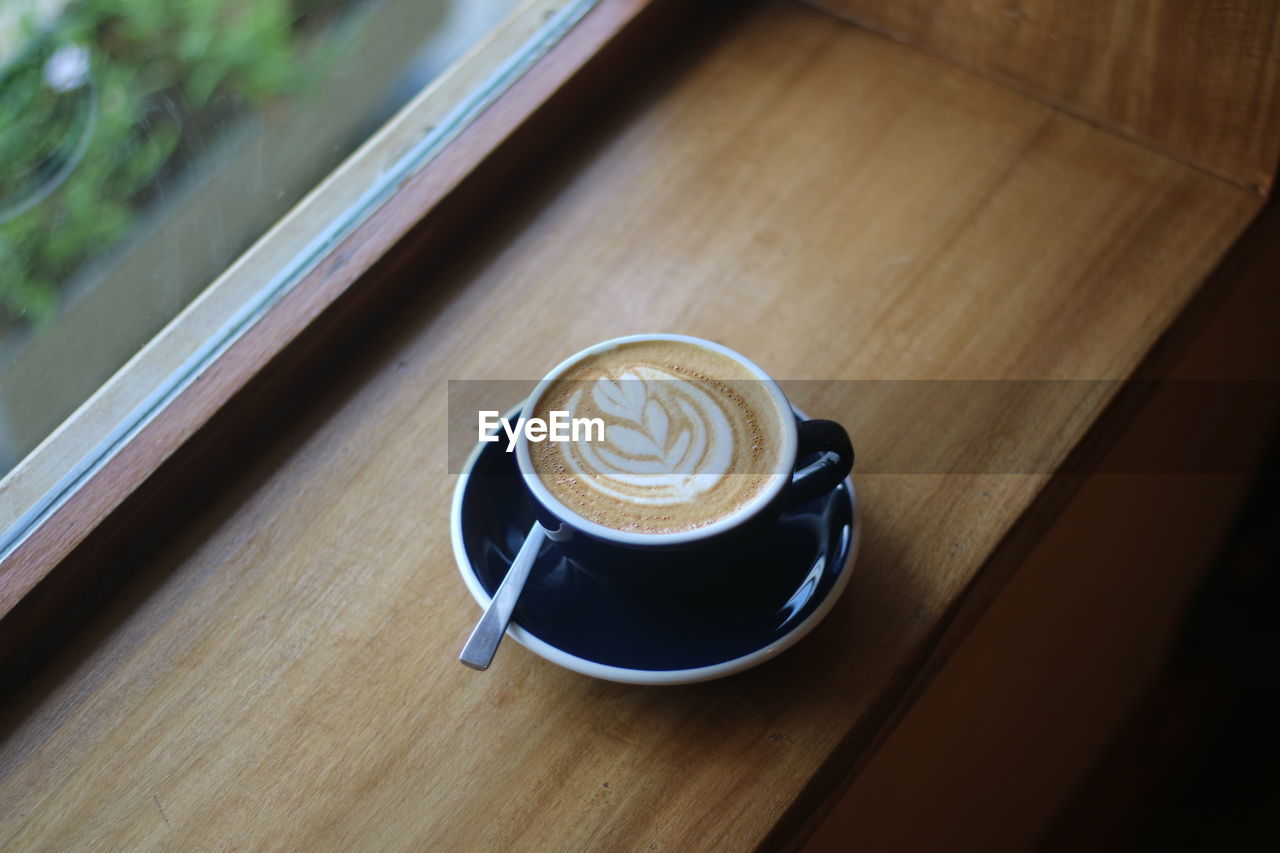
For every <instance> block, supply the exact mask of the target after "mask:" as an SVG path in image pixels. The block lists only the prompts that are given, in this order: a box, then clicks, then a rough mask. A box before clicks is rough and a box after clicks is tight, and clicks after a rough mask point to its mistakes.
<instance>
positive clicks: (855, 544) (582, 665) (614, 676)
mask: <svg viewBox="0 0 1280 853" xmlns="http://www.w3.org/2000/svg"><path fill="white" fill-rule="evenodd" d="M523 410H524V406H523V405H521V406H520V407H518V408H516V409H513V410H512V411H511V412H508V413H507V415H506V416H510V415H511V414H513V413H514V412H520V411H523ZM797 414H798V415H800V417H804V415H803V413H800V412H797ZM486 447H488V445H486V444H477V445H476V446H475V448H473V449H472V451H471V455H470V456H469V457H467V461H466V462H465V463H464V464H463V467H462V473H460V474H459V475H458V482H457V484H456V485H455V486H454V489H453V503H452V505H451V506H450V509H449V535H450V538H451V539H452V541H453V559H454V562H455V563H456V564H457V566H458V573H459V574H460V575H462V582H463V583H464V584H466V586H467V590H468V591H469V592H470V593H471V597H472V598H473V599H475V601H476V603H477V604H479V605H480V608H481V609H482V610H483V609H485V608H487V607H488V606H489V603H490V602H491V601H492V600H493V596H491V595H490V594H489V593H488V591H487V590H485V588H484V587H483V586H482V585H481V583H480V578H478V577H477V576H476V573H475V569H474V568H472V566H471V560H470V559H469V558H468V557H467V548H466V545H465V544H464V543H463V539H462V497H463V495H464V494H466V491H467V484H468V483H469V482H470V481H471V474H472V472H473V471H474V470H475V466H476V460H478V459H479V458H480V454H481V453H482V452H483V451H484V449H485V448H486ZM837 488H844V489H846V490H848V492H849V501H850V505H851V507H852V520H851V525H852V527H851V531H850V534H849V538H850V541H849V546H848V547H849V553H848V555H847V556H846V557H845V561H844V565H843V566H842V567H841V569H840V577H838V578H836V583H835V586H833V587H832V588H831V590H830V592H828V593H827V595H826V598H824V599H823V600H822V601H821V603H819V605H818V606H817V608H816V609H815V610H814V611H813V612H812V613H810V614H809V615H808V616H807V617H805V619H804V620H803V621H802V622H800V624H798V625H796V626H795V627H794V628H793V629H791V630H790V631H788V632H787V633H786V634H783V635H782V636H781V637H779V638H778V639H777V640H775V641H774V642H772V643H770V644H768V645H767V646H764V647H762V648H760V649H757V650H756V651H754V652H748V653H747V654H745V655H743V656H742V657H738V658H733V659H732V660H727V661H722V662H720V663H714V664H709V665H707V666H699V667H693V668H691V669H631V668H628V667H621V666H610V665H609V664H605V663H600V662H598V661H593V660H587V659H586V658H581V657H578V656H577V655H574V654H570V653H569V652H566V651H565V650H563V649H561V648H559V647H557V646H553V645H551V644H550V643H548V642H547V641H546V640H543V639H541V638H539V637H536V636H534V635H533V634H531V633H530V632H528V631H526V630H525V629H524V628H523V627H521V626H520V625H519V624H518V623H516V622H515V620H512V622H511V624H510V625H509V626H508V627H507V636H509V637H510V638H511V639H513V640H515V641H516V642H517V643H519V644H520V645H522V646H524V647H525V648H526V649H528V650H529V651H531V652H533V653H534V654H535V655H537V656H538V657H540V658H542V659H543V660H547V661H550V662H551V663H553V664H556V665H557V666H561V667H563V668H565V669H567V670H570V671H572V672H577V673H580V674H582V675H589V676H591V677H592V678H602V679H604V680H606V681H616V682H618V683H621V684H647V685H652V686H671V685H677V684H693V683H695V682H699V681H712V680H714V679H717V678H724V677H725V676H729V675H734V674H736V673H739V672H743V671H745V670H748V669H751V668H753V667H756V666H759V665H760V664H762V663H764V662H765V661H768V660H772V659H773V658H775V657H777V656H778V655H780V654H781V653H782V652H785V651H786V650H787V649H789V648H791V647H792V646H794V645H795V644H796V643H798V642H800V641H801V640H802V639H804V638H805V637H806V636H808V634H809V632H810V631H812V630H813V629H814V628H816V627H817V626H818V623H819V622H821V621H822V620H823V619H824V618H825V617H826V615H827V614H828V613H829V612H831V609H832V608H833V607H835V605H836V602H837V601H839V600H840V596H841V595H843V594H844V589H845V587H846V586H847V585H848V583H849V576H850V575H851V574H853V566H854V563H855V562H856V561H857V559H858V551H859V550H860V549H861V547H862V505H861V504H860V503H859V502H858V493H857V491H856V490H855V489H854V486H853V477H846V478H845V479H844V482H843V483H841V484H840V486H838V487H837Z"/></svg>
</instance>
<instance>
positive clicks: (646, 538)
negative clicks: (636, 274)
mask: <svg viewBox="0 0 1280 853" xmlns="http://www.w3.org/2000/svg"><path fill="white" fill-rule="evenodd" d="M645 341H678V342H681V343H686V344H692V345H694V346H698V347H702V348H703V349H707V350H710V351H712V352H715V353H719V354H720V355H723V356H725V357H726V358H730V359H732V360H733V361H736V362H738V363H739V364H741V365H742V366H743V367H745V368H747V370H748V371H749V372H751V373H753V374H755V376H756V378H757V379H759V380H760V381H762V382H763V383H764V384H765V387H767V388H768V389H769V393H770V394H771V395H772V397H773V402H774V405H775V406H776V407H777V409H778V413H779V415H780V419H781V421H782V424H783V427H782V430H783V436H782V452H781V454H780V456H779V458H780V459H790V460H793V465H794V460H795V456H796V448H797V445H798V443H799V437H798V432H797V429H796V420H795V417H794V416H793V415H792V414H791V413H792V411H793V409H792V407H791V403H790V402H789V401H788V400H787V396H786V395H785V394H783V393H782V389H781V388H779V387H778V383H777V382H776V381H775V380H774V378H773V377H772V376H770V375H769V374H767V373H765V372H764V370H763V369H762V368H761V367H760V366H759V365H758V364H756V363H755V362H754V361H752V360H751V359H749V358H747V357H746V356H745V355H743V354H742V353H739V352H735V351H734V350H731V349H729V348H728V347H726V346H724V345H723V344H718V343H716V342H715V341H708V340H706V339H705V338H695V337H693V336H691V335H675V334H648V335H626V336H624V337H621V338H611V339H610V340H607V341H602V342H601V343H598V344H596V345H595V346H591V347H587V348H586V349H584V350H581V351H580V352H577V353H574V354H573V355H571V356H569V357H568V358H566V359H565V360H564V361H562V362H560V363H559V364H558V365H556V367H555V368H554V369H553V370H552V371H551V372H550V373H548V374H547V375H546V376H544V377H543V378H542V381H541V382H539V383H538V384H537V386H536V387H534V389H533V392H532V393H531V394H529V396H528V397H527V398H526V399H525V401H524V404H523V405H522V406H521V407H520V411H521V413H522V414H523V413H525V412H527V411H528V410H529V408H530V407H531V406H532V405H533V404H534V403H536V402H537V401H538V398H539V397H541V396H542V393H543V392H544V391H545V390H546V389H547V386H548V385H550V384H551V383H552V382H554V381H555V380H556V379H558V378H559V377H560V376H561V375H562V374H563V373H564V372H565V371H566V370H568V369H569V368H571V367H573V366H574V365H575V364H577V363H578V362H580V361H582V360H583V359H584V358H587V357H589V356H593V355H596V354H598V353H602V352H606V351H608V350H611V349H614V348H616V347H618V346H621V345H622V344H629V343H641V342H645ZM516 465H517V467H518V468H519V469H520V474H521V476H522V477H523V478H524V482H525V486H526V488H528V489H529V491H530V492H532V493H533V495H534V497H535V498H536V499H537V500H538V502H539V503H541V504H542V505H543V506H545V507H546V508H547V509H548V510H550V511H551V512H552V513H553V514H554V515H555V516H556V517H558V518H560V519H561V520H563V521H565V522H567V523H568V524H569V525H570V526H571V527H573V528H575V529H576V530H579V531H582V532H583V533H587V534H589V535H591V536H593V537H595V538H596V539H602V540H604V541H606V542H611V543H615V544H619V545H632V546H637V545H638V546H641V547H644V546H648V547H654V548H657V547H663V546H669V545H689V544H692V543H695V542H699V541H701V540H703V539H709V538H711V537H713V536H718V535H720V534H721V533H724V532H726V531H728V530H732V529H734V528H735V527H738V526H740V525H742V524H744V523H745V522H747V521H749V520H750V519H752V518H754V517H755V516H756V515H757V514H758V513H759V512H760V511H761V510H763V509H764V508H765V507H767V506H768V505H769V504H770V503H772V501H773V499H774V498H776V497H777V496H778V495H779V494H780V493H781V492H782V490H783V489H784V488H785V487H786V486H787V484H789V483H790V482H791V471H790V470H787V471H786V472H785V473H780V474H777V475H774V477H773V482H772V483H770V484H769V487H768V488H766V489H764V490H763V491H761V492H760V494H758V495H756V496H755V497H754V498H752V499H751V500H750V501H749V502H748V503H747V504H746V505H745V506H743V507H742V508H741V509H739V510H738V511H737V512H735V513H734V514H733V515H730V516H728V517H726V518H722V519H720V520H719V521H715V522H712V523H711V524H708V525H706V526H705V527H699V528H696V529H694V530H682V531H680V532H678V533H631V532H628V531H625V530H617V529H615V528H612V527H607V526H605V525H603V524H600V523H598V522H595V521H592V520H591V519H589V518H585V517H583V516H581V515H579V514H578V513H576V512H574V511H573V510H572V509H570V508H569V507H567V506H565V505H564V504H563V503H561V502H560V500H559V499H557V498H556V497H555V496H554V495H552V494H551V492H550V490H549V489H547V487H546V486H545V485H544V484H543V482H542V478H541V477H539V476H538V474H537V472H536V471H534V470H533V462H532V460H531V459H530V457H529V439H528V437H527V434H526V433H525V432H524V431H523V430H521V432H520V436H519V438H518V439H517V440H516Z"/></svg>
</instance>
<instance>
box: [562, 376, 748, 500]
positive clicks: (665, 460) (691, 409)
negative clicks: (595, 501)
mask: <svg viewBox="0 0 1280 853" xmlns="http://www.w3.org/2000/svg"><path fill="white" fill-rule="evenodd" d="M585 394H586V391H585V389H578V390H577V391H575V392H574V393H573V396H572V397H570V398H569V414H570V417H572V416H573V415H574V413H575V412H577V411H580V410H581V408H582V406H581V402H582V398H583V397H584V396H585ZM590 394H591V401H592V402H593V403H594V404H595V407H596V408H597V409H598V410H599V411H601V412H603V413H604V414H605V415H606V416H607V418H608V420H606V421H605V424H606V426H605V432H604V435H605V440H604V442H579V443H576V444H574V445H573V446H571V447H568V448H565V453H564V457H565V462H566V464H567V465H568V466H569V468H570V470H572V471H573V472H574V473H575V474H577V475H579V476H581V477H586V476H591V477H594V478H595V479H594V481H593V485H594V487H595V488H596V489H597V490H598V491H601V492H604V493H605V494H609V495H612V496H614V497H618V498H626V499H629V500H632V501H636V502H638V503H642V504H648V505H650V506H661V505H668V504H679V503H689V502H691V501H694V500H696V499H697V498H698V496H699V495H700V494H702V493H703V492H706V491H708V490H709V489H711V488H712V487H714V486H715V485H716V484H717V483H719V482H720V481H721V480H722V479H724V476H725V475H726V474H728V473H729V468H730V465H731V463H732V462H733V444H734V434H733V426H732V425H731V424H730V423H729V418H728V416H727V415H726V414H725V412H724V410H723V409H722V408H721V404H720V403H719V402H718V401H717V400H716V399H715V398H714V397H712V396H711V395H710V394H708V393H706V392H705V391H703V390H702V389H700V388H698V386H697V383H695V382H692V381H689V380H687V379H682V378H680V377H679V376H676V375H673V374H671V373H668V372H666V371H663V370H658V369H657V368H653V367H647V366H637V367H636V368H635V369H634V371H628V372H626V373H624V374H622V376H620V377H618V379H616V380H614V379H612V378H609V377H601V378H600V379H598V380H596V382H595V383H594V384H593V386H592V387H591V391H590Z"/></svg>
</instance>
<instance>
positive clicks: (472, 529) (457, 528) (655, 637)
mask: <svg viewBox="0 0 1280 853" xmlns="http://www.w3.org/2000/svg"><path fill="white" fill-rule="evenodd" d="M533 521H534V514H533V507H532V506H531V504H530V498H529V496H528V493H527V492H526V491H525V488H524V485H523V481H522V479H521V477H520V472H519V470H518V469H517V467H516V460H515V454H514V453H506V452H505V451H504V449H503V445H502V444H501V442H494V443H484V444H477V446H476V449H475V450H474V451H472V453H471V456H470V457H469V458H468V459H467V462H466V464H465V465H464V466H463V470H462V473H461V474H460V475H459V477H458V484H457V487H456V488H455V489H454V493H453V507H452V511H451V517H450V526H451V533H452V538H453V553H454V557H455V558H456V559H457V563H458V569H459V571H460V572H461V574H462V579H463V581H464V582H465V583H466V585H467V588H468V589H469V590H470V591H471V595H472V596H473V597H474V598H475V600H476V602H477V603H478V604H479V605H480V607H481V608H485V607H488V606H489V601H490V600H491V599H492V597H493V593H494V592H495V591H496V590H497V588H498V585H499V584H500V583H501V582H502V579H503V577H505V576H506V573H507V569H508V568H509V567H510V565H511V561H512V559H514V557H515V554H516V552H517V551H519V549H520V545H521V543H522V542H523V541H524V538H525V536H526V535H527V534H528V532H529V528H530V527H531V526H532V525H533ZM860 539H861V524H860V522H859V517H858V502H857V496H856V493H855V492H854V489H853V481H852V479H846V480H845V481H844V483H843V486H842V488H838V489H836V490H835V491H833V492H831V493H830V494H828V495H825V496H824V497H822V498H819V499H817V500H814V501H811V502H809V503H807V504H804V505H803V506H800V507H798V508H796V509H795V510H792V511H791V512H789V513H787V514H786V515H784V516H782V518H781V519H779V521H778V523H777V524H776V525H775V527H774V529H772V530H770V531H768V532H767V533H766V535H765V536H764V538H763V540H761V541H755V540H753V541H752V542H751V543H750V544H749V545H746V546H734V545H727V546H726V547H725V548H724V549H723V550H721V549H718V548H717V549H715V551H714V552H713V553H714V557H710V556H706V555H705V554H704V555H703V556H701V557H695V558H689V557H683V559H696V560H700V561H704V562H705V561H708V560H712V559H714V561H715V562H716V563H717V570H718V571H720V572H724V571H725V566H726V565H727V567H728V571H729V574H728V577H729V578H731V580H730V582H725V583H716V584H714V585H712V584H705V583H704V584H702V585H701V586H700V587H699V585H697V584H696V583H689V584H688V585H676V586H674V587H673V585H672V584H663V585H661V586H659V587H655V588H653V589H650V590H648V591H645V590H637V589H636V588H634V586H627V587H625V588H624V587H623V586H620V585H619V584H617V583H615V582H613V581H612V580H611V579H610V578H609V573H608V570H607V569H608V567H607V566H584V565H580V564H578V563H577V562H574V561H572V560H570V559H569V558H568V557H566V556H565V555H564V554H563V553H562V552H561V550H560V546H559V545H557V544H556V543H554V542H547V543H546V544H545V545H543V548H542V551H541V552H540V553H539V554H538V558H537V562H535V563H534V566H533V569H532V571H531V572H530V575H529V580H528V582H527V583H526V584H525V588H524V591H523V592H522V593H521V596H520V602H519V604H517V606H516V610H515V614H514V616H513V617H512V620H511V625H510V627H509V628H508V629H507V635H508V636H509V637H511V638H512V639H514V640H515V641H516V642H518V643H520V644H521V645H522V646H524V647H525V648H527V649H529V650H530V651H532V652H533V653H534V654H537V655H539V656H541V657H543V658H546V659H547V660H549V661H551V662H552V663H554V664H558V665H560V666H563V667H565V668H566V669H571V670H573V671H575V672H580V673H582V674H584V675H590V676H593V677H595V678H603V679H608V680H610V681H620V682H624V683H628V684H686V683H690V682H694V681H707V680H710V679H713V678H721V677H723V676H726V675H731V674H733V673H736V672H741V671H742V670H745V669H749V668H751V667H753V666H756V665H758V664H761V663H763V662H765V661H767V660H770V659H771V658H773V657H776V656H777V655H778V654H779V653H781V652H782V651H784V650H785V649H788V648H790V647H791V646H793V645H795V643H796V642H798V641H799V640H800V638H802V637H804V636H805V635H806V634H808V633H809V632H810V631H811V630H813V628H814V626H816V625H817V624H818V622H820V621H821V620H822V618H823V617H824V616H826V615H827V613H828V611H830V610H831V608H832V606H833V605H834V604H835V602H836V599H837V598H839V596H840V593H841V592H842V591H843V590H844V588H845V585H846V584H847V583H848V580H849V573H850V572H851V570H852V567H853V562H854V559H855V558H856V557H857V553H858V545H859V541H860ZM654 559H655V560H659V561H664V562H665V563H669V562H670V561H671V560H672V559H676V560H679V559H682V557H681V556H680V555H674V556H673V555H671V554H669V553H663V554H658V555H656V556H655V557H654ZM691 568H692V569H694V570H693V571H690V572H688V573H686V576H688V577H690V578H696V577H697V576H698V575H699V574H700V572H698V571H697V568H698V567H697V566H693V567H691Z"/></svg>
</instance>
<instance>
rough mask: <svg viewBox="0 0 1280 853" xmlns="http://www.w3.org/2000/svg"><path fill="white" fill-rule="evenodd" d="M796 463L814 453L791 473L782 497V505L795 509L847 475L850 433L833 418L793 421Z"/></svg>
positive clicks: (851, 462)
mask: <svg viewBox="0 0 1280 853" xmlns="http://www.w3.org/2000/svg"><path fill="white" fill-rule="evenodd" d="M796 433H797V437H798V442H797V447H798V450H797V452H796V461H797V464H798V463H799V462H800V461H802V460H804V459H805V458H807V457H810V456H814V455H815V454H817V456H816V457H815V458H814V459H813V461H811V462H810V463H809V464H807V465H805V466H804V467H803V468H797V469H796V471H795V473H794V474H792V475H791V485H790V486H789V487H788V488H787V491H786V493H785V495H784V497H783V508H784V509H785V510H789V509H794V508H795V507H798V506H800V505H801V504H804V503H808V502H809V501H811V500H813V499H814V498H819V497H822V496H823V495H825V494H827V493H828V492H830V491H831V490H832V489H834V488H836V486H839V485H840V481H841V480H843V479H844V478H845V477H847V476H849V471H850V470H852V468H853V443H852V442H850V441H849V433H847V432H845V429H844V427H842V426H840V424H838V423H836V422H835V421H822V420H810V421H799V422H797V423H796Z"/></svg>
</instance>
